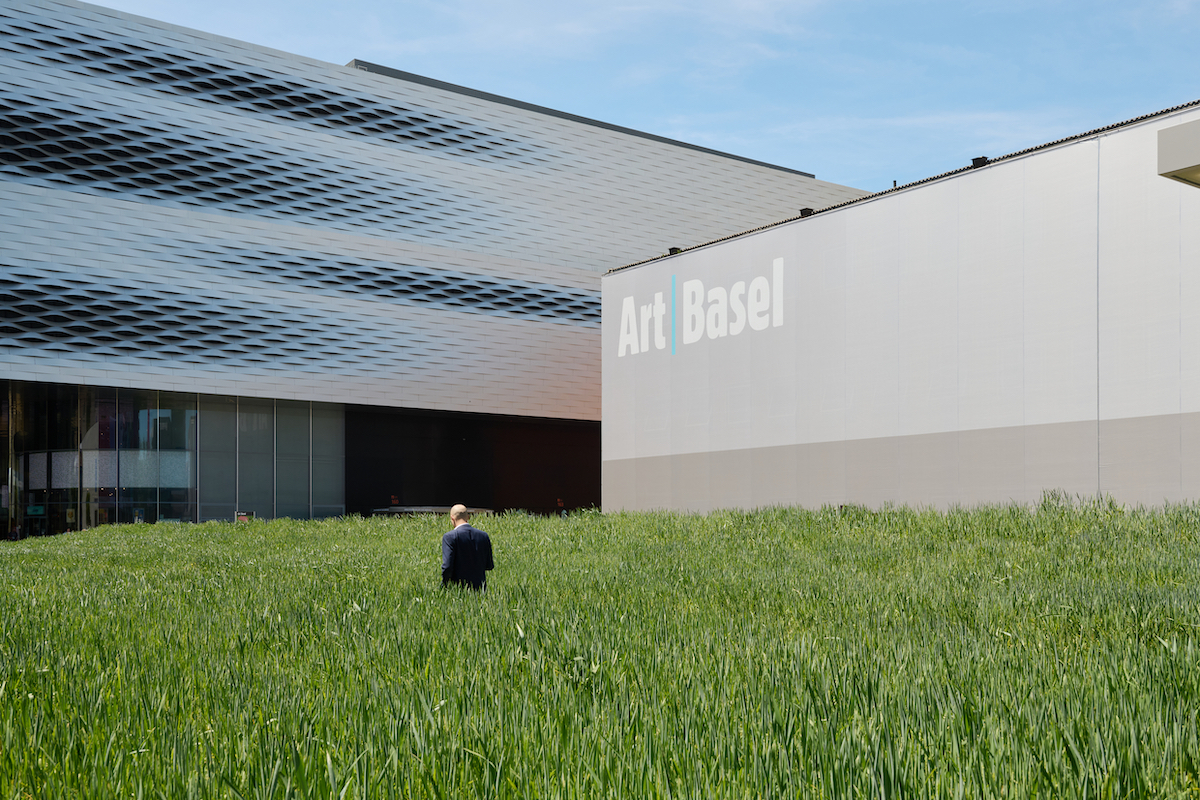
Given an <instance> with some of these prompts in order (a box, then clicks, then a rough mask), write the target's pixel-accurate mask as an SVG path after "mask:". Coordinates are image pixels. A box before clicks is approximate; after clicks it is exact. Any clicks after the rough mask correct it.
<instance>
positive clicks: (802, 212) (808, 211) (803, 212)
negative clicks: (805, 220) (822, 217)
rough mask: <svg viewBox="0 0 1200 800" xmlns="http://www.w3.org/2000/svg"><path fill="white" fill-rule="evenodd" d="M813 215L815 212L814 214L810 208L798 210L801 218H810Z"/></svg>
mask: <svg viewBox="0 0 1200 800" xmlns="http://www.w3.org/2000/svg"><path fill="white" fill-rule="evenodd" d="M814 213H816V212H814V211H813V210H812V209H811V208H802V209H800V216H802V217H811V216H812V215H813V214H814Z"/></svg>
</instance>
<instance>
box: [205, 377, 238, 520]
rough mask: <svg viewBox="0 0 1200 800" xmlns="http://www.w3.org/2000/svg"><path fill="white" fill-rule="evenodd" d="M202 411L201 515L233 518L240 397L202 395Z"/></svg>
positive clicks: (207, 517) (235, 499) (235, 500)
mask: <svg viewBox="0 0 1200 800" xmlns="http://www.w3.org/2000/svg"><path fill="white" fill-rule="evenodd" d="M199 411H200V415H199V419H198V431H197V433H198V438H199V443H200V447H199V495H200V509H199V517H200V519H201V520H209V519H229V520H231V519H233V512H234V511H236V510H237V509H236V505H237V399H236V398H233V397H210V396H203V397H201V398H200V405H199Z"/></svg>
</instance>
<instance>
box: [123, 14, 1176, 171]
mask: <svg viewBox="0 0 1200 800" xmlns="http://www.w3.org/2000/svg"><path fill="white" fill-rule="evenodd" d="M101 5H107V6H109V7H112V8H118V9H121V10H123V11H129V12H132V13H135V14H142V15H144V16H148V17H153V18H155V19H160V20H165V21H167V22H172V23H175V24H177V25H183V26H186V27H190V28H197V29H199V30H203V31H207V32H211V33H218V34H221V35H224V36H230V37H233V38H235V39H241V40H244V41H249V42H254V43H255V44H261V45H266V46H269V47H274V48H277V49H280V50H285V51H288V52H292V53H299V54H302V55H306V56H310V57H313V58H318V59H322V60H325V61H331V62H334V63H338V64H344V63H346V62H347V61H350V60H351V59H354V58H360V59H364V60H367V61H374V62H377V63H380V64H384V65H387V66H390V67H395V68H397V69H402V70H407V71H409V72H415V73H418V74H420V75H426V76H428V77H431V78H437V79H439V80H444V81H449V82H451V83H457V84H461V85H463V86H469V87H471V88H473V89H480V90H483V91H487V92H493V93H495V94H499V95H504V96H506V97H512V98H516V99H518V100H524V101H526V102H530V103H536V104H538V105H543V106H548V107H550V108H555V109H559V110H562V111H568V112H571V113H574V114H579V115H581V116H585V117H591V118H593V119H599V120H603V121H605V122H610V123H614V124H617V125H624V126H627V127H630V128H635V129H637V130H642V131H648V132H650V133H656V134H659V135H661V136H668V137H671V138H674V139H680V140H683V141H686V142H691V143H694V144H699V145H703V146H705V147H711V148H714V149H717V150H722V151H725V152H729V153H735V154H737V155H741V156H745V157H748V158H754V159H759V160H761V161H767V162H770V163H774V164H780V165H783V166H787V167H792V168H795V169H800V170H804V171H806V172H812V173H816V175H817V177H819V178H822V179H824V180H829V181H834V182H836V183H843V184H848V185H851V186H856V187H859V188H862V189H868V190H872V191H876V190H880V189H885V188H889V187H890V186H891V185H892V181H893V180H895V181H899V183H901V184H904V183H907V182H909V181H913V180H919V179H921V178H925V177H929V176H930V175H935V174H938V173H941V172H945V171H947V170H951V169H956V168H958V167H960V166H964V165H966V164H967V163H969V162H970V160H971V158H972V157H974V156H989V157H996V156H1000V155H1004V154H1006V153H1011V152H1014V151H1016V150H1021V149H1023V148H1026V147H1030V146H1032V145H1036V144H1042V143H1044V142H1048V141H1052V140H1054V139H1059V138H1062V137H1064V136H1070V135H1072V134H1076V133H1082V132H1083V131H1086V130H1090V129H1092V128H1096V127H1100V126H1103V125H1108V124H1111V123H1114V122H1119V121H1122V120H1125V119H1129V118H1131V117H1136V116H1140V115H1141V114H1146V113H1150V112H1153V111H1158V110H1160V109H1163V108H1167V107H1170V106H1174V105H1179V104H1181V103H1186V102H1189V101H1192V100H1197V99H1200V54H1198V52H1197V44H1198V43H1200V0H1126V1H1125V2H1116V1H1115V0H1091V2H1076V1H1075V0H1062V1H1060V0H1039V2H1028V1H1027V0H961V1H960V2H944V1H943V0H907V1H906V2H889V1H888V0H724V1H723V2H721V1H720V0H692V1H691V2H682V1H680V2H674V1H672V0H643V1H642V2H630V3H620V2H612V3H603V2H601V3H579V4H570V3H562V2H551V1H550V0H508V2H504V3H497V2H494V1H492V2H489V1H488V0H436V2H435V1H433V0H391V1H390V2H388V1H387V0H337V2H333V1H332V0H289V2H278V0H188V2H179V1H178V0H175V1H172V0H109V1H108V2H102V3H101Z"/></svg>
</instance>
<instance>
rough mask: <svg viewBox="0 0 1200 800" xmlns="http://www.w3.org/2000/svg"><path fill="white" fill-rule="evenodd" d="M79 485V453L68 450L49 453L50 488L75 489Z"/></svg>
mask: <svg viewBox="0 0 1200 800" xmlns="http://www.w3.org/2000/svg"><path fill="white" fill-rule="evenodd" d="M78 487H79V453H78V452H76V451H74V450H70V451H67V452H65V453H64V452H61V451H60V452H57V453H51V454H50V488H51V489H77V488H78Z"/></svg>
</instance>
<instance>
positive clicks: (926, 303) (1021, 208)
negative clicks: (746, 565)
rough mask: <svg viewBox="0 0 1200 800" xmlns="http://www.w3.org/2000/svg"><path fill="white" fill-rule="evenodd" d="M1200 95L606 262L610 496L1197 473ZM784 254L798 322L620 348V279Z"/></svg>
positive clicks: (689, 499) (972, 485)
mask: <svg viewBox="0 0 1200 800" xmlns="http://www.w3.org/2000/svg"><path fill="white" fill-rule="evenodd" d="M1197 118H1200V111H1197V110H1195V109H1190V110H1185V111H1182V112H1177V113H1174V114H1170V115H1164V116H1160V117H1156V118H1153V119H1150V120H1147V121H1144V122H1141V123H1137V124H1131V125H1128V126H1124V127H1121V128H1117V129H1114V130H1112V131H1109V132H1107V133H1104V134H1100V135H1095V136H1092V137H1087V138H1082V139H1078V140H1075V141H1071V142H1067V143H1064V144H1062V145H1059V146H1056V147H1052V148H1046V149H1042V150H1038V151H1035V152H1031V153H1028V154H1026V155H1024V156H1019V157H1013V158H1009V159H1005V160H1001V161H998V162H993V163H991V164H989V165H987V166H984V167H981V168H978V169H974V170H971V171H967V172H963V173H958V174H956V175H953V176H949V177H947V178H945V179H942V180H938V181H935V182H931V183H928V184H924V185H920V186H916V187H912V188H909V189H906V190H903V191H900V192H897V193H893V194H888V195H885V196H881V197H878V198H873V199H870V200H866V201H863V202H860V203H857V204H854V205H850V206H847V207H844V208H841V209H837V210H833V211H829V212H826V213H822V214H817V215H815V216H813V217H809V218H805V219H801V220H797V221H795V222H791V223H787V224H784V225H780V226H777V227H774V228H771V229H768V230H765V231H761V232H758V233H754V234H748V235H745V236H742V237H739V238H736V239H733V240H730V241H728V242H724V243H720V244H715V245H711V246H708V247H704V248H701V249H698V250H694V251H689V252H687V253H684V254H681V255H679V256H675V257H671V258H667V259H663V260H660V261H656V262H654V263H652V264H647V265H644V266H641V267H637V268H633V269H628V270H623V271H619V272H615V273H613V274H610V275H608V276H606V277H605V278H604V282H603V295H604V299H603V303H604V306H603V317H604V332H603V340H604V350H603V364H604V366H603V370H604V372H603V384H604V386H603V392H604V394H603V422H604V424H603V452H604V456H603V457H604V464H605V473H604V474H605V489H604V503H605V506H606V507H608V508H625V507H655V506H665V507H679V508H697V509H705V508H712V507H717V506H719V505H735V506H743V507H745V506H754V505H761V504H764V503H791V502H803V503H807V504H821V503H835V504H836V503H845V502H863V503H868V504H877V503H882V502H906V503H915V504H933V505H939V506H947V505H951V504H955V503H961V504H971V503H976V502H985V501H986V502H1002V501H1006V500H1018V501H1023V502H1024V501H1032V500H1036V499H1037V498H1038V497H1040V496H1041V493H1042V492H1043V491H1044V490H1046V489H1055V488H1061V489H1065V490H1067V491H1069V492H1071V493H1081V494H1097V493H1110V494H1113V495H1115V496H1117V497H1118V498H1120V499H1124V500H1126V501H1128V502H1143V503H1161V502H1163V501H1164V500H1178V499H1183V498H1187V497H1197V496H1200V457H1198V451H1200V439H1198V438H1196V437H1195V436H1193V435H1192V433H1191V430H1192V427H1195V426H1196V425H1197V424H1200V422H1198V420H1200V416H1198V417H1196V418H1193V417H1190V416H1189V415H1200V392H1197V387H1198V385H1200V314H1198V313H1197V312H1196V310H1195V309H1196V308H1198V307H1200V303H1198V301H1200V296H1197V291H1198V290H1200V278H1198V277H1197V275H1198V274H1200V190H1197V189H1195V188H1194V187H1190V186H1187V185H1184V184H1180V183H1177V182H1174V181H1170V180H1167V179H1166V178H1163V177H1161V176H1160V175H1159V174H1158V172H1157V168H1156V167H1157V132H1158V130H1159V129H1161V128H1164V127H1169V126H1173V125H1179V124H1181V123H1185V122H1188V121H1190V120H1194V119H1197ZM776 258H782V259H784V262H785V264H786V277H785V281H784V296H783V303H784V306H785V311H784V318H785V320H786V322H785V324H784V325H783V326H782V327H779V328H770V329H768V330H766V331H762V332H743V333H742V334H739V335H738V336H736V337H725V338H718V339H715V340H709V339H707V338H705V339H703V340H701V341H700V342H697V343H695V344H690V345H686V346H681V347H679V348H678V349H677V352H676V354H675V355H674V356H672V355H671V354H670V353H669V351H657V350H652V351H651V352H649V353H639V354H637V355H633V354H630V353H628V352H626V354H625V355H620V354H619V344H620V320H621V308H622V302H623V299H624V298H626V297H630V296H632V297H635V298H637V299H636V301H635V302H636V303H639V304H640V303H644V302H646V300H645V298H646V297H647V296H648V295H650V294H652V293H653V292H656V291H667V292H668V294H669V286H670V283H671V279H672V276H674V277H675V281H676V283H677V284H678V285H680V286H681V285H682V284H683V282H684V281H687V280H694V279H699V280H702V281H703V282H704V284H705V286H706V287H707V286H710V285H726V286H727V285H730V284H732V283H733V282H735V281H737V280H748V279H749V277H750V276H753V275H755V274H766V273H768V272H769V270H770V266H771V263H772V260H773V259H776ZM664 287H666V289H664ZM1189 426H1192V427H1189ZM737 486H742V487H743V489H742V490H737V489H736V487H737ZM729 487H735V488H733V489H731V488H729Z"/></svg>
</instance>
